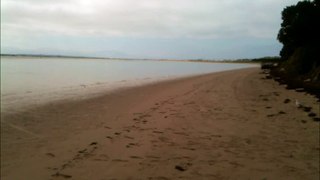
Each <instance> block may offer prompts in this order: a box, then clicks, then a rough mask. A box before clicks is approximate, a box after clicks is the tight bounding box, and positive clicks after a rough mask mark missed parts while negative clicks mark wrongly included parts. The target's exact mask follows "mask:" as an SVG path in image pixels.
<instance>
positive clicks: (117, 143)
mask: <svg viewBox="0 0 320 180" xmlns="http://www.w3.org/2000/svg"><path fill="white" fill-rule="evenodd" d="M265 77H266V75H265V74H263V73H261V70H260V69H258V68H247V69H241V70H232V71H225V72H219V73H212V74H206V75H201V76H194V77H188V78H181V79H176V80H170V81H165V82H160V83H154V84H149V85H145V86H140V87H134V88H128V89H122V90H118V91H115V92H112V93H108V94H105V95H103V96H100V97H96V98H91V99H86V100H81V101H80V100H79V101H61V102H59V103H51V104H47V105H45V106H41V107H35V108H30V109H28V110H26V111H21V112H19V113H10V112H5V113H2V114H1V179H3V180H11V179H33V180H37V179H39V180H40V179H41V180H42V179H77V180H81V179H83V180H85V179H99V180H102V179H264V180H266V179H319V152H320V148H319V122H316V121H314V117H310V116H311V115H310V112H314V113H316V116H319V102H317V99H316V98H314V97H313V96H311V95H308V94H305V93H304V92H296V91H294V90H287V89H286V88H285V85H281V86H280V85H279V84H278V83H277V82H275V81H273V80H271V79H266V78H265ZM296 99H297V100H298V101H299V102H300V103H301V104H303V105H304V106H308V107H311V110H305V109H301V108H298V107H297V106H296V104H295V101H296ZM306 111H309V112H306Z"/></svg>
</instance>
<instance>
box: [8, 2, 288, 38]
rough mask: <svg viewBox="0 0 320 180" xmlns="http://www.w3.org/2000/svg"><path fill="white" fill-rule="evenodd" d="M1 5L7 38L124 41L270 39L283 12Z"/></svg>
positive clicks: (212, 6)
mask: <svg viewBox="0 0 320 180" xmlns="http://www.w3.org/2000/svg"><path fill="white" fill-rule="evenodd" d="M2 1H3V4H4V7H3V12H2V15H3V16H4V17H3V18H2V25H3V31H4V32H5V33H7V30H8V29H10V27H15V29H16V31H24V30H26V29H28V30H30V31H34V32H37V33H46V32H51V33H52V32H55V33H61V34H69V35H72V34H73V35H94V34H96V35H104V36H120V37H123V36H129V37H130V36H133V37H200V38H201V37H217V36H226V37H228V36H258V37H259V36H263V37H271V36H274V34H270V33H274V32H275V30H274V29H276V28H278V27H277V26H278V24H279V17H280V11H279V10H281V9H282V8H283V6H284V5H283V4H284V2H282V1H275V0H264V1H262V0H257V1H253V2H248V1H244V0H233V1H232V0H224V1H212V0H201V1H191V0H189V1H187V0H171V1H168V0H162V1H161V0H158V1H147V0H135V1H133V0H118V1H98V0H92V1H84V0H68V1H63V0H59V1H49V0H45V1H43V0H24V1H15V0H14V1H12V0H11V1H10V0H2ZM292 1H293V0H292ZM275 26H276V27H275ZM11 29H12V28H11ZM201 32H204V33H201ZM210 32H211V33H210ZM259 32H264V33H259Z"/></svg>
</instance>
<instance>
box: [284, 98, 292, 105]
mask: <svg viewBox="0 0 320 180" xmlns="http://www.w3.org/2000/svg"><path fill="white" fill-rule="evenodd" d="M289 102H291V100H290V99H288V98H287V99H285V100H284V101H283V103H285V104H288V103H289Z"/></svg>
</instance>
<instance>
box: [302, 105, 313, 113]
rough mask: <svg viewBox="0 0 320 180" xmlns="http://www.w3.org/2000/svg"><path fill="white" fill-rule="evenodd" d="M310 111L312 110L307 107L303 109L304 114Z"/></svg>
mask: <svg viewBox="0 0 320 180" xmlns="http://www.w3.org/2000/svg"><path fill="white" fill-rule="evenodd" d="M311 109H312V107H307V106H305V107H303V111H304V112H310V111H311Z"/></svg>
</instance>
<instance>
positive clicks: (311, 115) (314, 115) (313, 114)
mask: <svg viewBox="0 0 320 180" xmlns="http://www.w3.org/2000/svg"><path fill="white" fill-rule="evenodd" d="M308 116H309V117H316V116H317V114H316V113H313V112H311V113H309V114H308Z"/></svg>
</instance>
